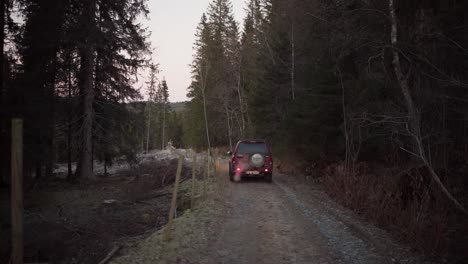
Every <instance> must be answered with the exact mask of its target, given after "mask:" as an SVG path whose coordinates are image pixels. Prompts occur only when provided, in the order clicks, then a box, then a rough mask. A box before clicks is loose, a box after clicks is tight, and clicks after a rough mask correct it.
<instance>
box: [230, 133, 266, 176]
mask: <svg viewBox="0 0 468 264" xmlns="http://www.w3.org/2000/svg"><path fill="white" fill-rule="evenodd" d="M228 154H229V155H231V159H230V160H229V179H230V180H231V181H234V178H235V176H238V179H239V180H240V179H241V178H242V177H246V176H251V177H263V178H264V179H265V180H266V181H267V182H271V181H272V175H273V157H272V154H271V149H270V146H269V145H268V144H267V142H266V141H265V140H263V139H243V140H240V141H239V142H237V144H236V148H235V149H234V152H231V151H229V152H228ZM236 178H237V177H236Z"/></svg>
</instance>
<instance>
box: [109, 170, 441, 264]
mask: <svg viewBox="0 0 468 264" xmlns="http://www.w3.org/2000/svg"><path fill="white" fill-rule="evenodd" d="M225 166H226V164H224V167H225ZM210 190H211V192H210V193H209V196H208V197H207V199H205V200H203V201H202V202H201V203H199V204H198V205H197V207H196V209H195V210H192V211H186V213H184V214H183V215H182V216H180V217H179V218H177V219H176V220H175V226H174V230H173V239H172V240H171V241H169V242H168V241H165V240H164V239H163V233H164V232H163V231H164V230H159V231H157V232H155V233H154V234H152V235H150V236H148V237H147V238H145V239H143V240H141V241H131V242H129V243H127V244H126V245H125V247H124V248H123V249H122V250H121V251H120V253H119V256H117V257H116V258H114V259H113V261H112V262H111V263H114V264H124V263H125V264H126V263H185V264H188V263H191V264H195V263H226V264H231V263H232V264H234V263H236V264H237V263H239V264H243V263H260V264H261V263H364V264H365V263H433V262H431V261H429V260H425V259H424V258H422V257H420V256H418V255H417V254H416V253H415V252H412V251H411V250H410V249H409V248H408V247H406V246H403V245H401V244H399V243H398V242H396V241H395V240H393V239H392V238H391V236H390V235H389V234H387V233H386V232H385V231H383V230H381V229H379V228H377V227H375V226H373V225H371V224H370V223H367V222H365V221H363V220H362V219H360V218H359V217H357V216H356V215H355V214H353V213H352V212H351V211H349V210H347V209H345V208H343V207H341V206H339V205H338V204H336V203H335V202H333V201H332V199H330V198H329V197H328V196H327V195H326V194H325V192H324V191H323V190H322V189H321V188H320V187H319V186H315V187H314V186H313V187H312V189H311V186H310V184H307V186H306V185H305V184H304V183H303V182H301V181H300V180H298V178H294V177H289V176H287V175H284V174H279V173H277V174H275V177H274V182H273V183H272V184H270V183H266V182H263V181H262V180H255V179H252V180H243V181H242V182H240V183H232V182H229V181H228V180H227V177H226V171H225V170H224V171H223V170H221V172H219V173H218V175H217V178H216V180H215V181H214V182H213V183H212V186H211V187H210ZM438 261H440V260H438ZM437 263H440V262H437Z"/></svg>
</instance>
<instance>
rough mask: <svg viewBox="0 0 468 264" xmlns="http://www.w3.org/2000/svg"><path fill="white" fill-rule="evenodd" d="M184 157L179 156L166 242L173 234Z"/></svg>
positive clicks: (166, 230)
mask: <svg viewBox="0 0 468 264" xmlns="http://www.w3.org/2000/svg"><path fill="white" fill-rule="evenodd" d="M183 158H184V156H182V155H181V154H179V162H178V163H177V172H176V178H175V183H174V190H173V192H172V201H171V209H170V210H169V222H168V223H167V226H166V229H165V230H164V240H166V241H169V240H171V234H172V222H173V220H174V212H175V209H176V205H177V193H178V192H179V184H180V174H181V173H182V160H183Z"/></svg>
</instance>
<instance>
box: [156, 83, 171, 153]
mask: <svg viewBox="0 0 468 264" xmlns="http://www.w3.org/2000/svg"><path fill="white" fill-rule="evenodd" d="M158 94H159V98H160V104H161V108H162V126H161V135H162V136H161V137H162V140H161V149H165V147H164V146H165V145H166V138H165V136H166V134H165V132H166V112H167V107H168V103H169V87H168V86H167V82H166V79H163V80H162V82H161V84H160V85H159V87H158Z"/></svg>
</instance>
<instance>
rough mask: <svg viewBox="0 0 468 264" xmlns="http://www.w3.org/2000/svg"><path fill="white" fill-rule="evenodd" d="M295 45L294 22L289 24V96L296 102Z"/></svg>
mask: <svg viewBox="0 0 468 264" xmlns="http://www.w3.org/2000/svg"><path fill="white" fill-rule="evenodd" d="M295 44H296V43H294V21H293V22H291V95H292V99H293V100H296V87H295V86H296V80H295V76H294V74H295V71H296V69H295V67H296V65H295V64H296V61H295V59H296V55H295V52H296V47H295Z"/></svg>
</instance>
